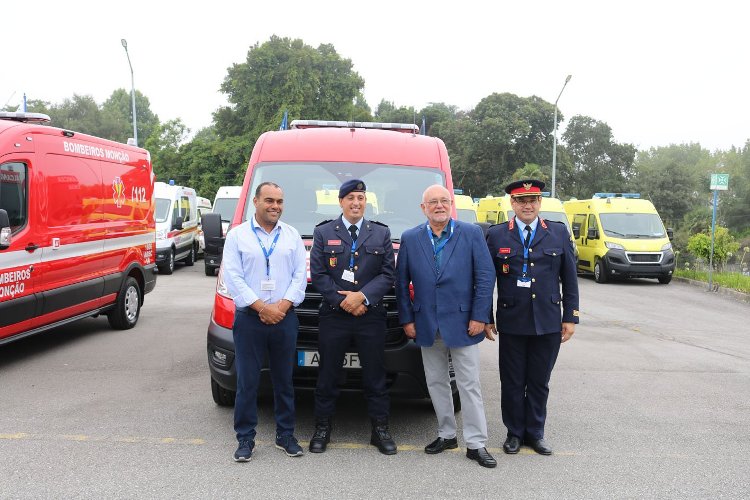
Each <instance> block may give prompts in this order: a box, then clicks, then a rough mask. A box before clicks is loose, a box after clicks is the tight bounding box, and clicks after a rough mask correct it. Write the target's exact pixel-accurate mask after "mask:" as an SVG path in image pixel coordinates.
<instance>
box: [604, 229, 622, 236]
mask: <svg viewBox="0 0 750 500" xmlns="http://www.w3.org/2000/svg"><path fill="white" fill-rule="evenodd" d="M604 232H605V233H608V234H609V235H610V236H613V235H614V236H622V237H623V238H624V237H625V235H624V234H622V233H618V232H617V231H612V230H611V229H605V230H604Z"/></svg>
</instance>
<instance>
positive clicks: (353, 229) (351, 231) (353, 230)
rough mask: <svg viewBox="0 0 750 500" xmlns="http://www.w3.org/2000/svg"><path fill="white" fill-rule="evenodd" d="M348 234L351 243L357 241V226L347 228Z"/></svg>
mask: <svg viewBox="0 0 750 500" xmlns="http://www.w3.org/2000/svg"><path fill="white" fill-rule="evenodd" d="M349 234H351V235H352V241H357V226H356V225H355V224H352V225H351V226H349Z"/></svg>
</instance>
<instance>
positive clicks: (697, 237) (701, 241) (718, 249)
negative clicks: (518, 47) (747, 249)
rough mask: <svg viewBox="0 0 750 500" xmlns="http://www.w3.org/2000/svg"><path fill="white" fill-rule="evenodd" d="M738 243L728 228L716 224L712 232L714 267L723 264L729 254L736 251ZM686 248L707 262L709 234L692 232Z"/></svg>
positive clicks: (709, 254)
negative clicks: (714, 231) (713, 232)
mask: <svg viewBox="0 0 750 500" xmlns="http://www.w3.org/2000/svg"><path fill="white" fill-rule="evenodd" d="M739 248H740V244H739V243H737V242H736V241H735V240H734V238H733V237H732V235H731V234H729V230H728V229H727V228H725V227H721V226H717V227H716V233H715V234H714V268H715V269H717V268H719V267H720V266H723V265H724V263H725V262H726V261H727V259H728V258H729V254H732V253H735V252H737V250H738V249H739ZM687 249H688V251H689V252H690V253H692V254H693V255H695V256H696V257H698V258H700V259H703V260H704V261H705V262H709V261H710V258H711V236H710V235H708V234H706V233H698V234H694V235H693V236H691V237H690V239H689V240H688V245H687Z"/></svg>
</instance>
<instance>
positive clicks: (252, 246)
mask: <svg viewBox="0 0 750 500" xmlns="http://www.w3.org/2000/svg"><path fill="white" fill-rule="evenodd" d="M277 233H278V234H279V239H278V241H277V242H276V247H275V248H274V250H273V253H272V254H271V256H270V257H269V261H270V264H271V268H270V269H271V271H270V279H272V280H274V281H275V287H274V290H261V281H264V280H266V279H267V278H266V256H265V255H264V253H263V249H262V248H261V246H260V243H258V238H260V240H261V241H262V242H263V245H264V246H265V247H266V251H270V250H271V245H272V244H273V240H274V238H275V237H276V234H277ZM256 234H257V237H256ZM222 268H223V273H224V283H225V284H226V286H227V289H228V290H229V294H230V295H231V296H232V299H233V300H234V305H235V306H236V307H247V306H249V305H250V304H252V303H254V302H255V301H256V300H258V299H261V300H262V301H263V302H265V303H267V304H270V303H275V302H278V301H280V300H282V299H286V300H288V301H290V302H291V303H292V304H294V305H295V306H297V305H299V304H300V303H301V302H302V301H303V300H304V299H305V288H306V287H307V253H306V252H305V245H304V243H302V238H300V235H299V232H297V230H296V229H295V228H293V227H292V226H290V225H289V224H286V223H284V222H282V221H278V222H277V223H276V227H274V228H273V229H272V230H271V232H270V233H267V232H266V231H265V230H264V229H263V228H262V227H261V226H260V225H259V224H258V223H257V221H256V220H255V217H254V216H253V217H252V218H251V219H250V220H248V221H246V222H243V223H242V224H240V225H239V226H237V227H235V228H232V230H231V231H229V233H228V234H227V239H226V242H225V243H224V253H223V255H222Z"/></svg>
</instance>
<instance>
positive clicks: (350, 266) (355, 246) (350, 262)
mask: <svg viewBox="0 0 750 500" xmlns="http://www.w3.org/2000/svg"><path fill="white" fill-rule="evenodd" d="M356 249H357V242H356V241H353V242H352V253H350V254H349V270H350V271H351V270H353V269H354V251H355V250H356Z"/></svg>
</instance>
